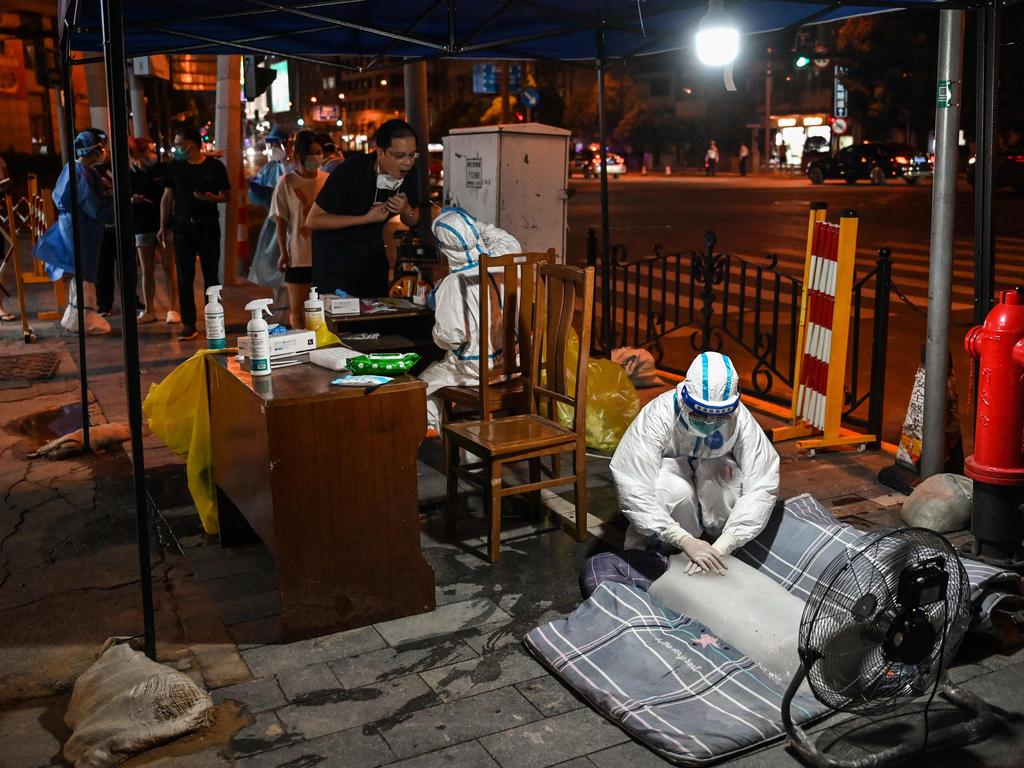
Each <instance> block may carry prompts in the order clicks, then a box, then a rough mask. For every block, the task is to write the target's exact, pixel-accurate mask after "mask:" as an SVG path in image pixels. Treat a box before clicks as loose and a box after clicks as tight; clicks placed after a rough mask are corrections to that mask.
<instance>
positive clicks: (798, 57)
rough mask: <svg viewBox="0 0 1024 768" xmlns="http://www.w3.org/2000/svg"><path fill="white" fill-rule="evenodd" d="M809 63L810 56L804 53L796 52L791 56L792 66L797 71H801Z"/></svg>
mask: <svg viewBox="0 0 1024 768" xmlns="http://www.w3.org/2000/svg"><path fill="white" fill-rule="evenodd" d="M810 63H811V56H810V54H809V53H807V52H806V51H798V52H797V53H796V54H795V55H794V56H793V66H794V67H796V68H797V69H803V68H804V67H806V66H807V65H808V64H810Z"/></svg>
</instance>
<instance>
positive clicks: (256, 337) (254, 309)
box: [245, 299, 274, 376]
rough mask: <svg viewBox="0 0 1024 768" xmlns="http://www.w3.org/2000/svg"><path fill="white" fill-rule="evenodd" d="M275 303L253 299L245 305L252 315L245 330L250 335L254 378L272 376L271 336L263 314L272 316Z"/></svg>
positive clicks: (250, 371) (251, 371) (250, 363)
mask: <svg viewBox="0 0 1024 768" xmlns="http://www.w3.org/2000/svg"><path fill="white" fill-rule="evenodd" d="M273 303H274V300H273V299H253V300H252V301H250V302H249V303H248V304H246V305H245V309H246V310H247V311H248V312H251V313H252V319H251V320H250V321H249V324H248V325H247V326H246V327H245V330H246V331H247V332H248V333H249V373H251V374H252V375H253V376H269V375H270V334H269V333H268V329H269V326H268V325H267V321H266V320H264V319H263V313H264V312H266V313H267V315H270V305H271V304H273Z"/></svg>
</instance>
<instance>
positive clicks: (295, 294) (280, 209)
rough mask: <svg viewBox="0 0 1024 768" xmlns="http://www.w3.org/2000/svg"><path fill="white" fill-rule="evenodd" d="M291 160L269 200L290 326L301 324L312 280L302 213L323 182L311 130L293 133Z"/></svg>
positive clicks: (321, 156)
mask: <svg viewBox="0 0 1024 768" xmlns="http://www.w3.org/2000/svg"><path fill="white" fill-rule="evenodd" d="M294 151H295V161H296V163H297V164H298V168H297V169H296V170H294V171H292V172H291V173H286V174H285V175H284V176H282V177H281V179H280V181H278V182H277V187H276V188H275V189H274V197H273V199H272V200H271V203H270V214H269V215H270V218H271V219H273V220H274V222H275V224H276V226H277V245H278V250H279V251H280V253H281V257H280V261H279V262H278V267H279V269H280V270H281V271H282V272H284V283H285V287H286V288H287V289H288V307H289V313H290V319H291V327H292V328H302V327H303V317H302V306H303V302H304V301H305V298H306V295H307V294H308V293H309V286H310V284H311V281H312V277H311V272H312V263H313V254H312V246H311V244H310V230H309V229H308V228H307V227H306V216H307V215H308V214H309V209H310V208H311V207H312V205H313V201H314V200H316V197H317V195H318V194H320V190H321V189H322V188H323V186H324V182H326V181H327V174H326V173H324V172H323V171H321V170H320V166H321V164H322V163H323V161H324V152H323V147H322V146H321V145H320V144H319V143H318V142H317V140H316V136H314V134H313V132H312V131H299V132H298V133H297V134H296V135H295V148H294Z"/></svg>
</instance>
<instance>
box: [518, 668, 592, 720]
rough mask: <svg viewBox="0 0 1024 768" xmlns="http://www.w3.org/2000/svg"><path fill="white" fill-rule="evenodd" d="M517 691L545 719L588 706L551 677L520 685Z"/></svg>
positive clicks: (528, 681) (539, 678)
mask: <svg viewBox="0 0 1024 768" xmlns="http://www.w3.org/2000/svg"><path fill="white" fill-rule="evenodd" d="M516 689H517V690H518V691H519V692H520V693H521V694H523V696H525V697H526V698H527V699H529V701H530V703H531V704H533V706H535V707H536V708H537V709H539V710H540V711H541V713H542V714H543V715H544V716H545V717H554V716H555V715H561V714H563V713H565V712H572V711H573V710H574V709H579V708H580V707H584V706H586V705H585V704H584V703H583V702H582V701H580V700H579V699H577V698H576V697H575V696H573V695H572V692H571V691H569V689H568V688H566V687H565V686H564V685H562V684H561V683H560V682H559V681H558V679H557V678H554V677H552V676H551V675H545V676H544V677H538V678H537V679H535V680H527V681H526V682H525V683H519V684H518V685H517V686H516Z"/></svg>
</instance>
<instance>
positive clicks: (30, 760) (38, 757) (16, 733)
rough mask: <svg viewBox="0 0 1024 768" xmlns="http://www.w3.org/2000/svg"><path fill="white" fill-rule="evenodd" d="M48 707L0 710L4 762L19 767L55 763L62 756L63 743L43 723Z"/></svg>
mask: <svg viewBox="0 0 1024 768" xmlns="http://www.w3.org/2000/svg"><path fill="white" fill-rule="evenodd" d="M46 714H47V708H46V707H26V708H24V709H11V710H8V711H6V712H0V750H2V752H0V754H2V755H3V757H2V758H0V763H3V764H4V765H10V766H19V768H41V766H44V765H51V758H53V757H54V756H57V755H60V753H61V748H62V747H61V743H60V742H59V741H58V740H57V738H56V737H55V736H54V735H53V734H52V733H50V731H49V730H47V729H46V727H45V726H44V725H43V723H42V721H43V720H44V719H45V717H46Z"/></svg>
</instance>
